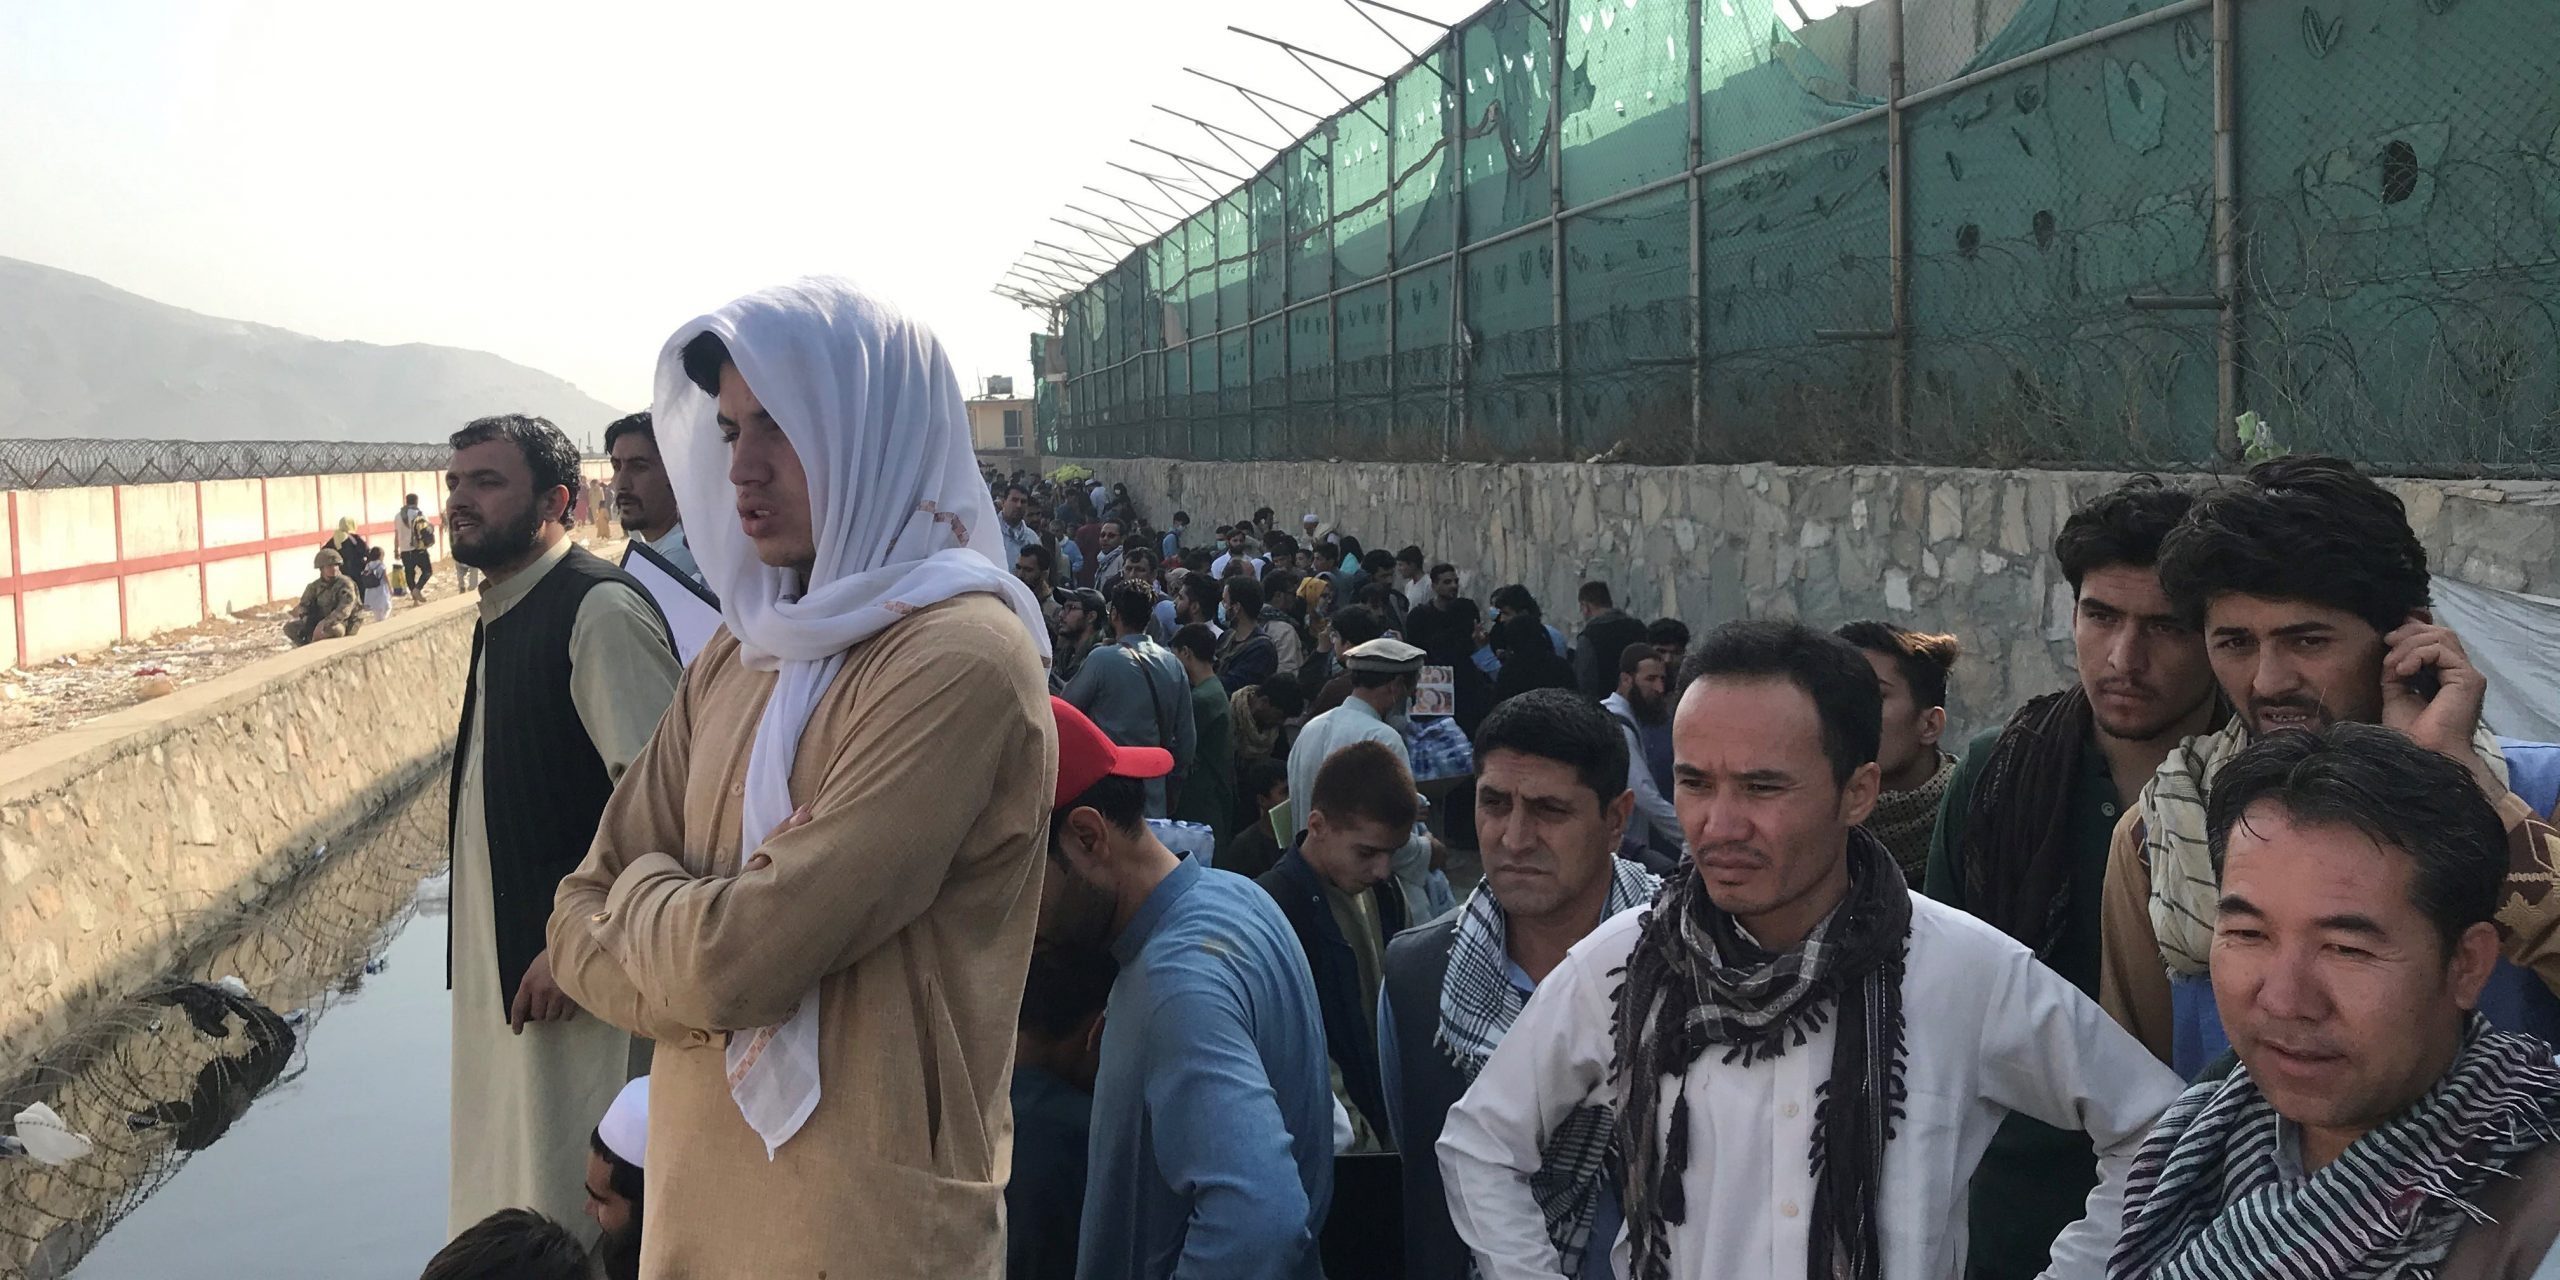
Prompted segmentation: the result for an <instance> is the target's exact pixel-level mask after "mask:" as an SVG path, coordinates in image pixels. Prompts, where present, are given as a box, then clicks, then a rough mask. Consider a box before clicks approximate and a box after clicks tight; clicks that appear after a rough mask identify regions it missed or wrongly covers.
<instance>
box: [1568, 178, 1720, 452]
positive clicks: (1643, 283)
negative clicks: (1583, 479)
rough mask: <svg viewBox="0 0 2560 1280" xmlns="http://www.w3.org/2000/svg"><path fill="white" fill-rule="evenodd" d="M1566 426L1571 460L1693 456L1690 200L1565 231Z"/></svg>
mask: <svg viewBox="0 0 2560 1280" xmlns="http://www.w3.org/2000/svg"><path fill="white" fill-rule="evenodd" d="M1564 264H1565V273H1564V279H1565V291H1564V293H1565V303H1564V310H1565V381H1564V388H1565V405H1566V408H1565V425H1566V427H1567V429H1568V430H1569V431H1570V433H1571V450H1572V452H1573V453H1575V454H1581V455H1585V456H1588V455H1591V454H1600V453H1606V452H1608V451H1609V450H1611V449H1612V448H1619V449H1620V450H1621V453H1622V455H1623V456H1631V457H1636V458H1642V459H1646V460H1653V461H1671V460H1676V459H1680V458H1684V457H1686V456H1687V453H1688V448H1689V369H1690V366H1691V361H1692V359H1693V358H1694V356H1693V352H1692V350H1691V348H1690V345H1689V343H1690V326H1689V193H1688V191H1687V189H1686V188H1685V187H1671V188H1669V189H1666V190H1663V191H1657V192H1654V193H1653V194H1651V195H1647V196H1639V197H1637V198H1636V199H1633V200H1628V201H1624V202H1622V203H1619V204H1614V205H1611V206H1609V207H1608V208H1606V209H1600V210H1595V211H1593V212H1590V213H1585V214H1580V215H1577V216H1576V217H1574V218H1571V219H1569V220H1567V221H1566V223H1565V224H1564Z"/></svg>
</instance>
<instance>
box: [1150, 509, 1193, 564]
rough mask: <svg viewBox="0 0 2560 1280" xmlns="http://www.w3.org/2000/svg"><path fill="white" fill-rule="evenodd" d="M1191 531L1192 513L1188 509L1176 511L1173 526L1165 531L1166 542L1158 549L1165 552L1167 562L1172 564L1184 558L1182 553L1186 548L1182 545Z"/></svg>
mask: <svg viewBox="0 0 2560 1280" xmlns="http://www.w3.org/2000/svg"><path fill="white" fill-rule="evenodd" d="M1190 533H1191V513H1190V512H1188V511H1176V512H1174V513H1173V527H1172V528H1170V529H1167V530H1165V531H1164V543H1163V545H1162V546H1160V547H1158V548H1157V550H1159V551H1161V552H1163V553H1164V560H1165V563H1167V564H1171V563H1173V562H1174V561H1176V560H1180V559H1181V558H1182V553H1183V551H1184V549H1185V548H1184V547H1183V545H1182V540H1183V539H1184V538H1185V537H1187V536H1189V535H1190Z"/></svg>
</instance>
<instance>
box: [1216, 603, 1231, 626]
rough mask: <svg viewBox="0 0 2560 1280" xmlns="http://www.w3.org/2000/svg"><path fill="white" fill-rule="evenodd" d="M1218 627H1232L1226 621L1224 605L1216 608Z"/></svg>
mask: <svg viewBox="0 0 2560 1280" xmlns="http://www.w3.org/2000/svg"><path fill="white" fill-rule="evenodd" d="M1218 625H1219V626H1222V627H1224V626H1229V625H1232V624H1231V623H1229V622H1228V621H1227V607H1226V606H1225V605H1219V606H1218Z"/></svg>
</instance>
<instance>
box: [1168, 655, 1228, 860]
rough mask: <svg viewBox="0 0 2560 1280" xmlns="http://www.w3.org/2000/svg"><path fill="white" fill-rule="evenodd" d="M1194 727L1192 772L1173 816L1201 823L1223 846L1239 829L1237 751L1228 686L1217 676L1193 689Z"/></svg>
mask: <svg viewBox="0 0 2560 1280" xmlns="http://www.w3.org/2000/svg"><path fill="white" fill-rule="evenodd" d="M1191 725H1192V730H1193V732H1194V734H1195V739H1194V742H1193V745H1192V748H1191V772H1190V774H1189V775H1187V776H1186V777H1184V779H1183V781H1182V799H1181V802H1180V803H1178V804H1176V805H1175V806H1174V807H1173V816H1174V817H1175V818H1177V819H1179V820H1181V821H1184V822H1197V823H1200V824H1201V825H1203V826H1205V827H1207V828H1209V829H1210V830H1211V831H1213V832H1215V833H1217V837H1218V842H1219V843H1220V844H1224V843H1226V840H1227V837H1228V836H1230V835H1233V834H1234V833H1235V829H1236V749H1235V733H1234V722H1233V720H1232V718H1231V715H1230V712H1229V710H1228V705H1227V687H1226V686H1225V685H1223V684H1220V683H1218V677H1216V676H1214V675H1213V676H1210V677H1209V678H1208V679H1206V680H1203V681H1201V682H1200V683H1198V684H1195V685H1193V686H1191Z"/></svg>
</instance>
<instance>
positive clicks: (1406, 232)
mask: <svg viewBox="0 0 2560 1280" xmlns="http://www.w3.org/2000/svg"><path fill="white" fill-rule="evenodd" d="M1449 66H1450V62H1449V59H1448V57H1447V55H1445V54H1441V53H1433V54H1432V55H1431V56H1429V57H1427V58H1425V59H1423V60H1422V61H1421V62H1420V63H1419V64H1417V65H1415V66H1414V67H1413V68H1412V69H1411V70H1409V71H1407V72H1405V73H1404V74H1403V75H1400V76H1397V77H1396V79H1395V88H1394V92H1393V93H1392V94H1391V95H1390V96H1391V97H1392V99H1393V102H1394V112H1395V198H1394V205H1395V210H1394V213H1395V252H1394V262H1393V263H1391V264H1390V265H1391V266H1394V265H1404V266H1410V265H1412V264H1414V263H1417V262H1420V261H1422V260H1423V259H1425V258H1428V257H1430V256H1431V255H1433V254H1435V253H1441V252H1444V251H1446V250H1448V249H1449V247H1450V246H1451V244H1452V243H1453V239H1454V237H1455V235H1456V234H1457V196H1456V192H1457V181H1456V179H1457V168H1458V161H1457V155H1456V152H1455V151H1454V150H1453V149H1452V148H1451V145H1450V142H1449V128H1450V124H1451V122H1452V121H1453V120H1454V119H1455V118H1456V116H1457V111H1458V106H1457V100H1458V93H1457V90H1456V89H1455V88H1453V87H1452V86H1451V84H1450V83H1448V82H1446V81H1444V80H1443V79H1442V77H1443V76H1447V75H1449Z"/></svg>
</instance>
